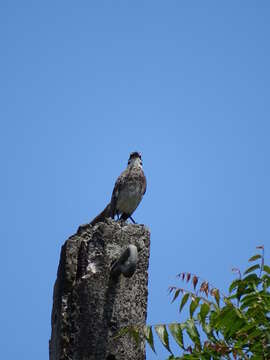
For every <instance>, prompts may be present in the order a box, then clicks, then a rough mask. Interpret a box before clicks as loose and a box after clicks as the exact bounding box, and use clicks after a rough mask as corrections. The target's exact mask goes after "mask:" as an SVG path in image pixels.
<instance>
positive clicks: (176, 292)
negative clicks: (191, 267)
mask: <svg viewBox="0 0 270 360" xmlns="http://www.w3.org/2000/svg"><path fill="white" fill-rule="evenodd" d="M179 293H180V289H177V290H175V293H174V296H173V299H172V303H173V302H174V301H175V300H176V299H177V297H178V296H179Z"/></svg>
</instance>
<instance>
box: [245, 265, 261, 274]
mask: <svg viewBox="0 0 270 360" xmlns="http://www.w3.org/2000/svg"><path fill="white" fill-rule="evenodd" d="M259 268H260V265H258V264H256V265H253V266H251V267H250V268H248V269H247V270H246V271H245V272H244V274H248V273H250V272H252V271H254V270H257V269H259Z"/></svg>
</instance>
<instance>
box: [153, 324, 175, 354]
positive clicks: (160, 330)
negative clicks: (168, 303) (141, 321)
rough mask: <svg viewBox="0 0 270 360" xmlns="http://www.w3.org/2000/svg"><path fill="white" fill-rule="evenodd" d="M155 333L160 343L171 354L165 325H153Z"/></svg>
mask: <svg viewBox="0 0 270 360" xmlns="http://www.w3.org/2000/svg"><path fill="white" fill-rule="evenodd" d="M155 330H156V333H157V335H158V337H159V339H160V341H161V343H162V345H163V346H164V347H165V348H166V349H167V350H168V351H169V352H170V353H171V354H172V351H171V349H170V346H169V336H168V331H167V329H166V326H165V325H156V326H155Z"/></svg>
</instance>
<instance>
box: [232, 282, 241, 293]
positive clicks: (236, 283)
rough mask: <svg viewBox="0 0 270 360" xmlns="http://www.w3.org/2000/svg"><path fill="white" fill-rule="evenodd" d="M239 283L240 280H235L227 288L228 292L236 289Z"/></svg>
mask: <svg viewBox="0 0 270 360" xmlns="http://www.w3.org/2000/svg"><path fill="white" fill-rule="evenodd" d="M240 283H241V280H240V279H237V280H234V281H233V282H232V283H231V285H230V287H229V292H230V293H231V292H232V291H233V290H234V289H235V288H237V287H238V285H239V284H240Z"/></svg>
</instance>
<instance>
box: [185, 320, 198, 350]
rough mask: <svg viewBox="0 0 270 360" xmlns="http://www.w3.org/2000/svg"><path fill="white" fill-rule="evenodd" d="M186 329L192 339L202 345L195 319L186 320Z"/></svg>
mask: <svg viewBox="0 0 270 360" xmlns="http://www.w3.org/2000/svg"><path fill="white" fill-rule="evenodd" d="M186 330H187V333H188V336H189V337H190V339H191V340H192V341H193V342H194V343H195V344H197V345H199V346H201V343H200V335H199V332H198V330H197V328H196V326H195V323H194V320H193V319H189V320H187V321H186Z"/></svg>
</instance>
